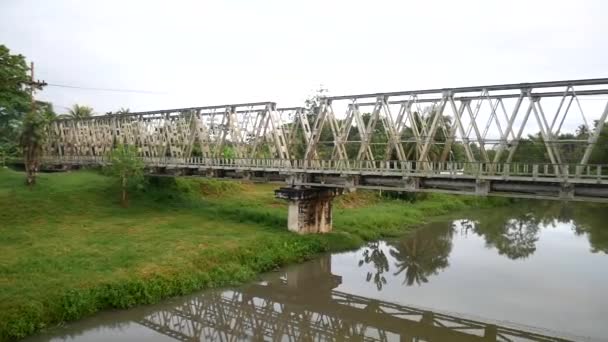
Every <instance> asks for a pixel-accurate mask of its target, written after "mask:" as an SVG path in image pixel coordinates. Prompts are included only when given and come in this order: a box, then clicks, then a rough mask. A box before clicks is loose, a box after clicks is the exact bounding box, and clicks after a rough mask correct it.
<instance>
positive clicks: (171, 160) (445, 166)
mask: <svg viewBox="0 0 608 342" xmlns="http://www.w3.org/2000/svg"><path fill="white" fill-rule="evenodd" d="M142 159H143V161H144V163H145V164H146V165H147V166H149V167H174V168H219V169H244V170H245V169H246V170H262V171H269V170H274V171H285V172H290V171H291V172H309V173H311V172H321V173H341V174H377V175H380V176H408V175H409V176H419V177H442V178H479V177H486V178H493V179H501V178H502V179H514V178H522V179H526V180H542V179H560V180H564V181H569V180H595V181H598V182H602V181H607V182H608V165H595V164H588V165H577V164H534V163H482V162H474V163H471V162H426V161H425V162H420V161H398V160H287V159H264V158H203V157H191V158H175V157H142ZM43 163H45V164H65V165H82V166H91V165H101V166H103V165H106V164H109V163H110V161H109V159H108V158H107V157H104V156H48V157H45V158H43Z"/></svg>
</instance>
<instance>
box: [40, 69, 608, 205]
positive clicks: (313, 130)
mask: <svg viewBox="0 0 608 342" xmlns="http://www.w3.org/2000/svg"><path fill="white" fill-rule="evenodd" d="M607 96H608V78H605V79H585V80H568V81H556V82H539V83H520V84H503V85H489V86H473V87H461V88H442V89H425V90H412V91H400V92H388V93H374V94H360V95H345V96H330V97H320V98H318V99H317V100H318V101H317V102H316V104H315V105H314V106H309V108H302V107H292V108H281V107H278V106H277V105H276V104H275V103H274V102H258V103H243V104H231V105H220V106H206V107H192V108H180V109H168V110H156V111H147V112H138V113H129V114H121V115H118V114H114V115H104V116H94V117H92V118H87V119H79V120H57V121H55V122H54V123H53V124H52V127H50V132H49V136H50V138H49V141H48V144H47V146H46V147H45V151H46V157H45V158H44V164H45V165H46V166H48V167H69V166H86V165H104V164H106V163H108V158H107V155H108V153H109V151H110V150H112V149H113V148H114V147H115V146H116V145H117V144H129V145H133V146H136V147H137V151H138V153H139V154H140V156H141V158H143V160H144V161H145V164H146V166H147V168H148V170H149V172H151V173H157V174H176V175H200V176H211V177H233V178H250V179H254V180H256V179H257V180H263V181H283V182H287V183H288V184H289V185H291V186H295V187H307V186H310V187H330V188H368V189H385V190H395V191H412V192H425V191H426V192H446V193H460V194H463V193H464V194H477V195H496V196H509V197H532V198H550V199H567V200H583V201H602V202H608V165H597V164H590V163H589V162H590V160H591V159H592V156H593V152H594V150H596V151H597V150H598V149H602V148H608V146H596V145H598V138H599V137H600V132H601V131H602V128H603V125H604V122H605V121H606V118H607V116H608V99H607ZM575 131H577V134H574V133H575ZM567 133H569V135H565V134H567ZM530 134H535V135H536V134H538V135H537V137H538V138H537V139H535V140H534V143H535V144H537V146H541V147H542V153H543V154H544V156H545V159H546V160H532V161H528V162H518V161H517V160H521V159H522V158H520V157H521V156H518V149H519V148H520V147H521V146H520V145H521V144H522V141H524V140H523V139H524V138H525V137H526V136H527V135H530ZM572 151H576V153H575V157H573V155H572ZM523 157H526V156H523ZM523 159H526V158H523ZM527 160H529V159H527Z"/></svg>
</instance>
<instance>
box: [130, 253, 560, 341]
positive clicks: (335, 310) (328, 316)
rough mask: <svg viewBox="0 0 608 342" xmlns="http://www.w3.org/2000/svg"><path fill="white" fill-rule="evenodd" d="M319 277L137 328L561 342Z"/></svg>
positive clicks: (194, 302) (158, 316) (186, 307)
mask: <svg viewBox="0 0 608 342" xmlns="http://www.w3.org/2000/svg"><path fill="white" fill-rule="evenodd" d="M328 261H329V259H328V258H327V259H321V261H320V262H321V263H323V262H325V263H326V264H327V263H328ZM330 263H331V261H329V265H326V266H327V267H331V266H330ZM327 270H328V269H327V268H326V271H327ZM317 273H318V274H316V276H315V277H312V278H308V277H306V276H304V277H302V274H289V273H287V274H286V275H284V276H282V277H277V279H275V280H271V281H266V282H263V283H259V284H253V285H249V286H247V287H244V288H239V289H234V290H230V291H223V292H221V291H215V292H209V293H206V294H203V295H199V296H195V297H191V298H189V299H185V300H181V301H179V302H178V303H175V304H174V305H173V306H172V307H170V308H166V307H165V308H163V309H160V310H153V311H152V312H149V311H148V312H147V313H145V314H144V315H143V317H142V318H141V319H139V320H138V321H137V322H138V323H139V324H141V325H143V326H145V327H147V328H150V329H153V330H155V331H157V332H159V333H161V334H163V335H166V336H169V337H171V338H173V339H176V340H180V341H202V340H204V341H250V340H254V341H412V342H413V341H567V340H566V339H563V338H560V337H556V336H552V335H551V333H549V332H547V331H541V330H535V329H534V328H529V327H526V328H521V327H508V326H505V325H501V324H495V323H488V322H481V321H476V320H471V319H466V318H462V317H457V316H454V315H450V314H444V313H439V312H433V311H429V310H424V309H420V308H416V307H412V306H405V305H400V304H395V303H390V302H386V301H381V300H376V299H371V298H366V297H362V296H357V295H353V294H349V293H345V292H341V291H336V290H334V288H335V287H337V286H338V285H339V284H340V283H341V277H340V276H336V275H333V274H331V272H317ZM303 289H304V290H303Z"/></svg>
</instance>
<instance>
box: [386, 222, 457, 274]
mask: <svg viewBox="0 0 608 342" xmlns="http://www.w3.org/2000/svg"><path fill="white" fill-rule="evenodd" d="M453 232H454V229H453V228H452V226H451V225H446V224H445V223H444V224H436V225H433V226H430V227H427V228H424V229H419V230H416V231H415V232H413V233H412V234H410V235H408V236H407V237H406V238H405V239H401V240H399V241H397V242H394V243H389V245H390V246H391V247H392V248H391V249H390V251H389V253H390V254H391V256H392V257H393V258H395V267H396V268H397V270H396V271H395V272H394V273H393V275H395V276H398V275H400V274H402V273H403V274H404V276H405V278H404V280H403V284H406V285H407V286H412V285H414V284H417V285H421V284H423V283H428V281H429V279H428V278H429V277H430V276H431V275H435V274H437V273H438V272H439V271H440V270H442V269H444V268H446V267H448V266H449V262H448V256H449V255H450V252H451V251H452V234H453Z"/></svg>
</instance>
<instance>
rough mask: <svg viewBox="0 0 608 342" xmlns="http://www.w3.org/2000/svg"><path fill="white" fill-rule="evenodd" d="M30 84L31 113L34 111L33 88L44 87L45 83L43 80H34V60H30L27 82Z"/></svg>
mask: <svg viewBox="0 0 608 342" xmlns="http://www.w3.org/2000/svg"><path fill="white" fill-rule="evenodd" d="M28 85H29V86H30V100H31V101H32V104H31V107H32V109H31V110H32V113H33V112H34V111H36V100H35V99H34V89H42V87H45V86H46V85H47V83H46V82H45V81H35V80H34V62H30V81H29V82H28Z"/></svg>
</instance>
